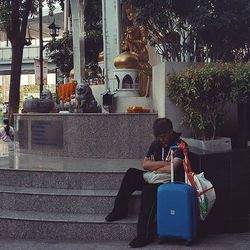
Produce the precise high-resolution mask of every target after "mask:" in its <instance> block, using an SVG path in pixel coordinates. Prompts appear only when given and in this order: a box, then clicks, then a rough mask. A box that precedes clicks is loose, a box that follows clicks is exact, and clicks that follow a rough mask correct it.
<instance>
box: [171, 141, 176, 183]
mask: <svg viewBox="0 0 250 250" xmlns="http://www.w3.org/2000/svg"><path fill="white" fill-rule="evenodd" d="M177 148H178V146H171V147H170V169H171V173H170V175H171V183H173V182H174V150H176V149H177Z"/></svg>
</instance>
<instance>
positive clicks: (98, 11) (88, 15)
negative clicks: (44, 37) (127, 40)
mask: <svg viewBox="0 0 250 250" xmlns="http://www.w3.org/2000/svg"><path fill="white" fill-rule="evenodd" d="M101 4H102V3H101V0H86V8H85V13H84V14H85V20H84V26H85V28H84V29H85V61H86V68H88V69H90V70H91V71H95V70H96V69H97V57H98V53H99V52H100V51H102V49H103V39H102V17H101V16H102V5H101ZM47 48H48V52H49V57H50V58H51V59H52V61H53V62H54V63H55V64H56V66H57V67H58V68H59V69H60V71H61V72H62V73H63V75H64V76H66V77H68V76H69V74H70V70H71V69H72V68H73V38H72V34H68V33H67V34H64V36H63V37H62V38H61V39H57V40H56V41H55V42H49V43H48V47H47Z"/></svg>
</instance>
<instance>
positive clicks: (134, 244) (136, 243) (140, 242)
mask: <svg viewBox="0 0 250 250" xmlns="http://www.w3.org/2000/svg"><path fill="white" fill-rule="evenodd" d="M151 242H153V240H152V239H145V238H143V237H136V238H134V239H133V240H132V241H131V242H130V243H129V245H130V247H131V248H138V247H144V246H146V245H148V244H150V243H151Z"/></svg>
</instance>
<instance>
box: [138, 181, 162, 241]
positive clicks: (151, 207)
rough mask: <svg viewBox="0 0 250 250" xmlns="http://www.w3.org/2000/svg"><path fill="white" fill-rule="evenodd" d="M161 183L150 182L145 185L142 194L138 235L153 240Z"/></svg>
mask: <svg viewBox="0 0 250 250" xmlns="http://www.w3.org/2000/svg"><path fill="white" fill-rule="evenodd" d="M160 185H161V184H148V183H146V185H144V186H143V188H142V194H141V208H140V213H139V217H138V224H137V236H138V237H139V238H144V239H147V240H152V238H153V236H154V235H155V233H156V223H155V216H156V209H157V189H158V187H159V186H160Z"/></svg>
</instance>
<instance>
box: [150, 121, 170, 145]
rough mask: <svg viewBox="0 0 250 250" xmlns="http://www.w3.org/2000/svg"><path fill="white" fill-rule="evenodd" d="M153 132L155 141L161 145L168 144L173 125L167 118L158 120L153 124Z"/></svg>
mask: <svg viewBox="0 0 250 250" xmlns="http://www.w3.org/2000/svg"><path fill="white" fill-rule="evenodd" d="M153 132H154V136H155V138H156V139H158V140H159V141H160V142H161V143H162V144H169V142H170V140H171V139H172V135H173V124H172V122H171V120H169V119H167V118H158V119H156V120H155V122H154V124H153Z"/></svg>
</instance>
